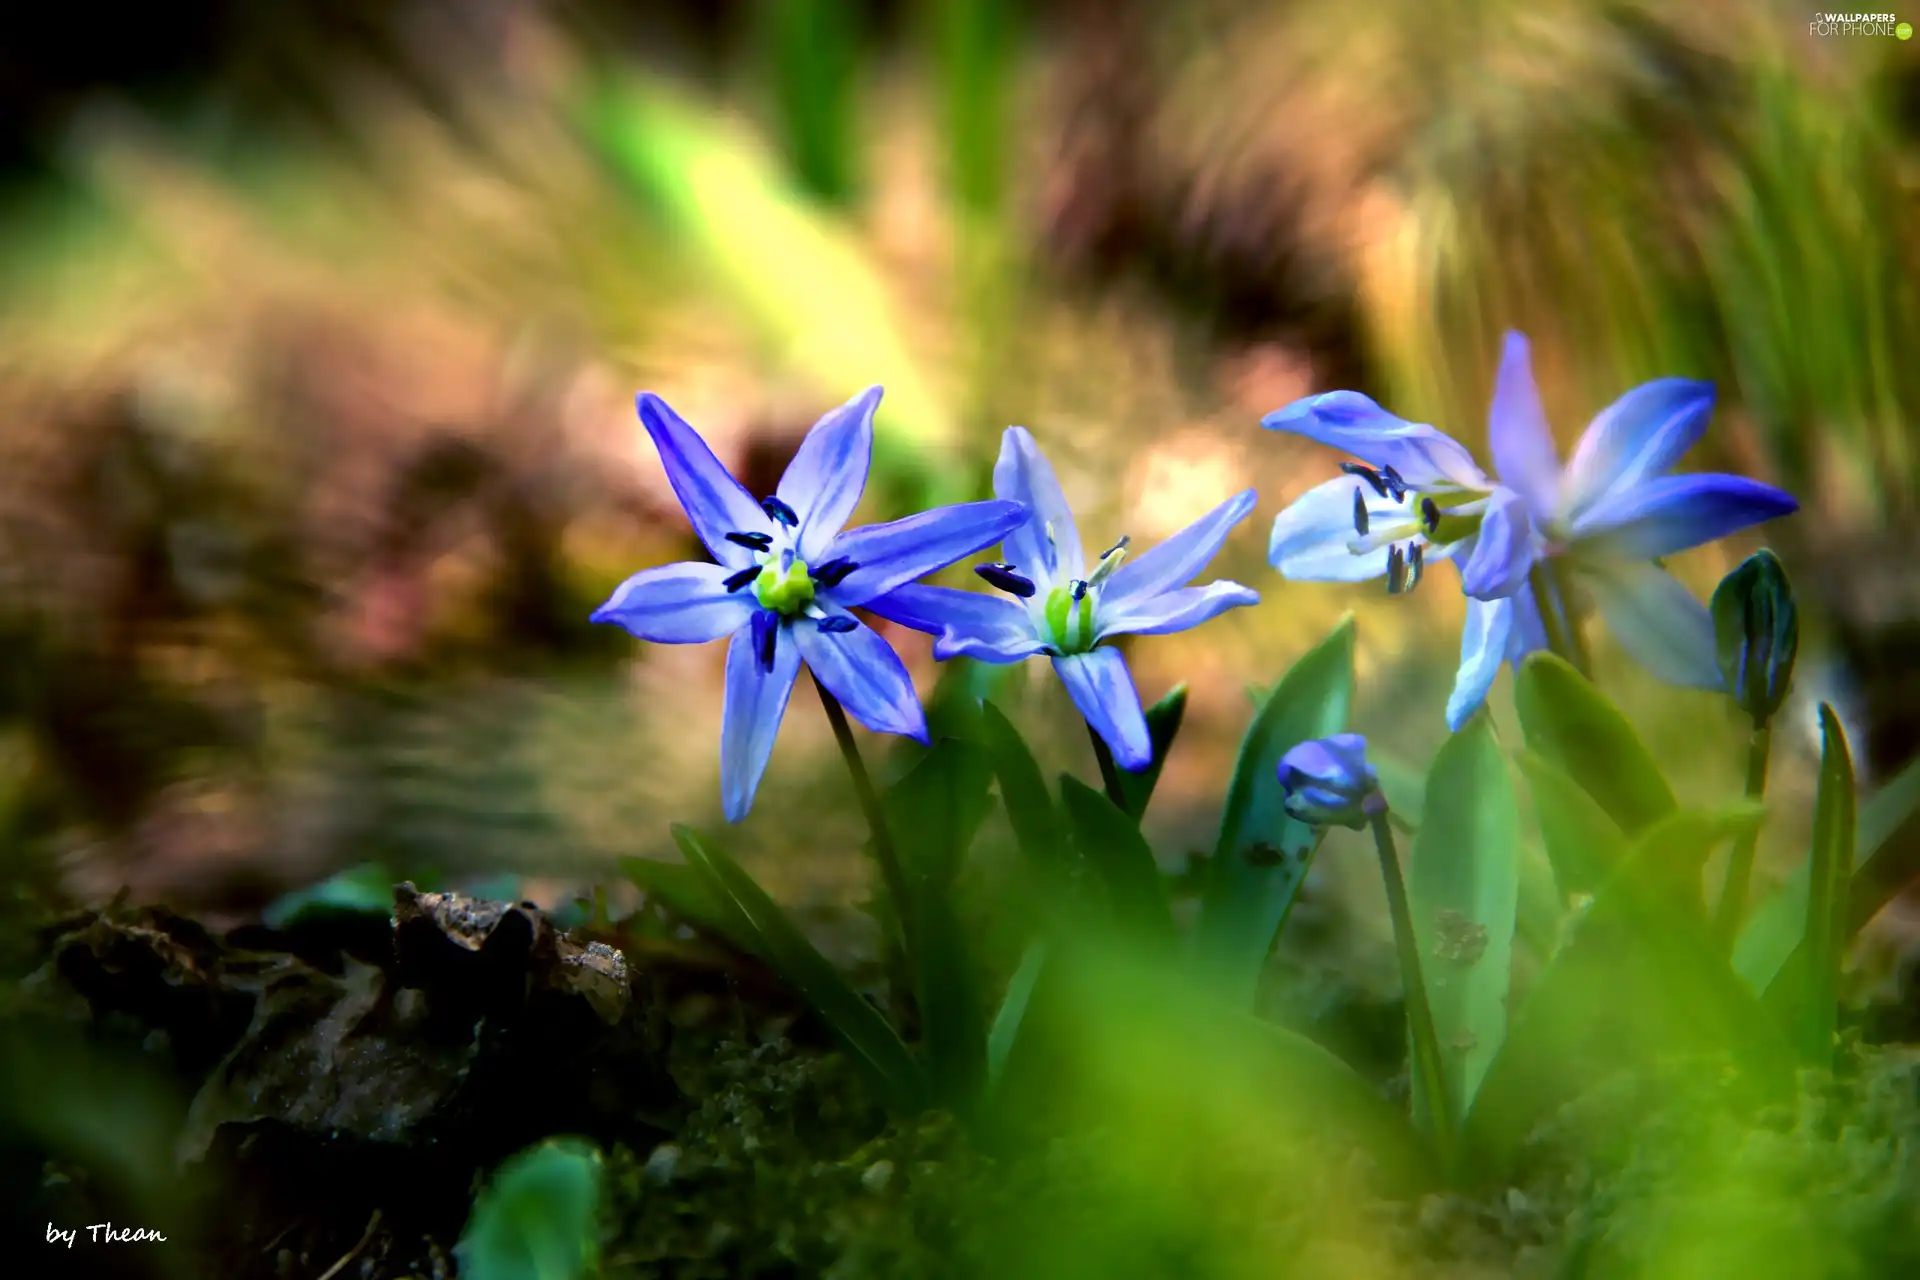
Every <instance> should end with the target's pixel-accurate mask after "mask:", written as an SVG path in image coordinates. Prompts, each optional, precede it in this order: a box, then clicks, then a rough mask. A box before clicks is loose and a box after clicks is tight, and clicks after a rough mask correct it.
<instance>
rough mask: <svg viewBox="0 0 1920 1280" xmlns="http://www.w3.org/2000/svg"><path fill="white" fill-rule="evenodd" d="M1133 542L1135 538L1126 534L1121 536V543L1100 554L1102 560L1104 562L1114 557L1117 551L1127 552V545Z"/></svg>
mask: <svg viewBox="0 0 1920 1280" xmlns="http://www.w3.org/2000/svg"><path fill="white" fill-rule="evenodd" d="M1132 541H1133V538H1132V537H1131V536H1130V535H1128V534H1124V533H1123V534H1121V535H1120V541H1118V542H1116V543H1114V544H1113V545H1112V546H1110V547H1108V548H1107V549H1106V550H1105V551H1102V552H1101V553H1100V558H1101V559H1102V560H1105V559H1106V558H1107V557H1108V556H1110V555H1112V554H1113V553H1114V552H1116V551H1124V550H1126V548H1127V544H1128V543H1130V542H1132Z"/></svg>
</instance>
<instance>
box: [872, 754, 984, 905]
mask: <svg viewBox="0 0 1920 1280" xmlns="http://www.w3.org/2000/svg"><path fill="white" fill-rule="evenodd" d="M992 787H993V761H992V757H991V756H990V755H989V754H988V752H987V750H986V748H984V747H982V746H979V745H978V744H976V743H972V742H963V741H961V740H960V739H958V738H942V739H940V741H938V742H936V743H934V745H933V749H932V750H931V751H929V752H927V754H926V755H925V756H923V757H921V759H920V762H919V763H918V764H916V765H914V767H913V768H912V769H911V770H909V771H908V772H907V776H906V777H904V778H902V779H900V781H898V782H896V783H894V784H893V786H892V787H890V788H888V790H887V794H886V796H885V798H884V799H883V801H882V806H883V807H884V809H885V810H886V815H887V829H888V830H889V831H890V832H892V833H893V842H894V844H895V846H896V847H898V849H899V851H900V859H901V862H902V863H903V864H904V865H903V868H902V869H903V870H904V871H905V872H906V873H907V877H908V880H909V881H910V882H913V881H921V880H924V881H925V882H926V883H927V884H928V885H929V886H930V888H931V889H932V891H934V892H937V893H940V894H941V895H943V896H944V895H945V894H946V892H947V890H948V889H949V888H950V887H951V886H952V884H953V879H954V877H955V876H957V875H958V874H959V873H960V863H961V860H962V859H963V858H964V856H965V855H966V851H967V847H968V846H969V845H971V844H972V843H973V837H974V835H975V834H976V833H977V832H978V831H979V830H980V824H981V823H982V822H984V821H985V820H986V817H987V813H988V811H989V810H990V809H991V808H992V800H991V797H990V795H989V793H990V791H991V789H992Z"/></svg>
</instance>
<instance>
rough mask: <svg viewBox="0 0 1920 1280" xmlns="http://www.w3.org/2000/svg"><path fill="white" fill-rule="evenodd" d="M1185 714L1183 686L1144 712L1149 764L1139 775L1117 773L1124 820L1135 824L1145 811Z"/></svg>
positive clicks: (1185, 687)
mask: <svg viewBox="0 0 1920 1280" xmlns="http://www.w3.org/2000/svg"><path fill="white" fill-rule="evenodd" d="M1186 714H1187V686H1186V685H1184V684H1178V685H1175V686H1174V687H1173V690H1172V691H1171V692H1170V693H1168V694H1167V696H1166V697H1164V698H1162V699H1160V701H1158V702H1156V703H1154V704H1153V705H1152V706H1151V707H1148V708H1147V736H1148V737H1149V738H1151V739H1152V740H1153V763H1152V764H1150V765H1148V766H1147V767H1146V768H1145V769H1142V770H1141V771H1140V772H1139V773H1128V772H1127V771H1126V770H1125V769H1122V770H1120V794H1121V795H1122V796H1124V797H1125V798H1126V802H1127V804H1126V809H1127V816H1128V817H1130V818H1132V819H1133V820H1134V821H1135V822H1138V821H1140V816H1141V815H1142V814H1144V813H1145V812H1146V811H1147V803H1148V802H1149V801H1150V800H1152V799H1153V789H1154V787H1155V786H1156V785H1157V784H1158V783H1159V781H1160V770H1161V769H1162V768H1164V767H1165V766H1166V763H1167V752H1168V751H1169V750H1170V749H1171V748H1172V747H1173V740H1174V738H1175V737H1176V736H1178V734H1179V732H1180V721H1181V720H1182V719H1183V718H1184V717H1185V716H1186Z"/></svg>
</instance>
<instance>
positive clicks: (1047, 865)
mask: <svg viewBox="0 0 1920 1280" xmlns="http://www.w3.org/2000/svg"><path fill="white" fill-rule="evenodd" d="M980 729H981V737H982V740H983V741H984V742H985V743H986V748H987V755H988V758H989V759H991V760H992V761H993V773H994V777H996V778H997V779H999V782H1000V802H1001V803H1002V804H1003V805H1005V806H1006V810H1007V821H1008V822H1009V823H1011V824H1012V826H1013V837H1014V840H1015V841H1016V842H1017V843H1018V844H1019V846H1020V853H1021V856H1022V857H1024V858H1025V859H1026V862H1027V867H1028V870H1029V871H1031V872H1032V873H1033V874H1034V876H1035V878H1036V880H1037V881H1038V882H1039V884H1040V885H1041V886H1043V887H1044V888H1048V889H1057V888H1058V887H1059V886H1060V885H1061V884H1062V883H1063V882H1064V881H1065V879H1066V876H1067V873H1068V871H1069V870H1070V865H1071V864H1070V861H1069V855H1068V850H1067V845H1066V839H1065V833H1064V831H1063V829H1062V827H1061V824H1060V813H1059V810H1058V809H1056V808H1055V807H1054V802H1053V794H1052V793H1051V792H1050V791H1048V790H1047V781H1046V777H1045V776H1044V775H1043V774H1042V773H1041V772H1040V766H1039V764H1038V763H1037V762H1035V760H1034V758H1033V753H1032V752H1031V751H1029V750H1028V749H1027V744H1026V742H1025V740H1023V739H1022V738H1021V737H1020V731H1019V730H1018V729H1016V728H1014V727H1013V722H1012V721H1010V720H1008V719H1007V717H1006V715H1005V713H1004V712H1002V711H1001V710H1000V708H999V707H996V706H995V705H994V704H993V703H991V702H984V703H982V704H981V705H980Z"/></svg>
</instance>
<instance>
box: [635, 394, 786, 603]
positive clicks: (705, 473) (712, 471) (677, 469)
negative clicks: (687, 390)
mask: <svg viewBox="0 0 1920 1280" xmlns="http://www.w3.org/2000/svg"><path fill="white" fill-rule="evenodd" d="M639 409H640V424H641V425H642V426H644V427H645V428H646V429H647V434H648V435H649V436H652V437H653V446H654V448H656V449H658V450H659V451H660V464H661V465H662V466H663V467H665V468H666V471H667V483H668V484H670V485H672V486H673V495H674V497H676V498H678V499H680V505H681V507H682V508H684V509H685V510H686V513H687V520H688V522H689V523H691V524H692V525H693V532H694V534H695V535H696V536H697V537H699V539H700V542H701V544H702V545H703V546H705V547H706V549H707V550H708V552H709V553H711V554H712V556H713V558H714V559H715V560H718V561H719V562H720V563H721V564H725V565H732V566H734V567H735V568H745V567H746V566H747V565H750V564H752V563H753V552H751V551H749V550H748V549H747V548H745V547H741V546H736V545H734V544H733V543H731V542H728V541H727V535H728V534H729V533H734V532H740V533H768V534H770V533H772V532H773V531H774V529H773V521H771V520H769V519H768V518H767V513H766V512H764V511H762V510H761V509H760V504H759V503H757V502H755V501H754V500H753V499H752V497H750V496H749V495H748V493H747V491H746V490H745V489H743V488H741V487H740V482H739V481H738V480H735V479H734V478H733V476H732V474H731V473H729V472H728V470H727V469H726V468H725V467H723V466H721V465H720V459H718V458H716V457H714V456H713V450H711V449H709V448H707V442H706V441H705V440H702V439H701V438H700V435H699V433H698V432H696V431H695V430H694V429H693V428H692V427H690V426H688V425H687V424H686V422H685V420H684V419H682V418H681V417H680V415H679V414H677V413H675V412H674V411H673V410H672V409H671V408H670V407H669V406H668V405H667V402H666V401H665V400H662V399H661V398H660V397H659V396H657V395H654V394H653V393H652V392H651V391H643V392H641V393H640V399H639Z"/></svg>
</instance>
